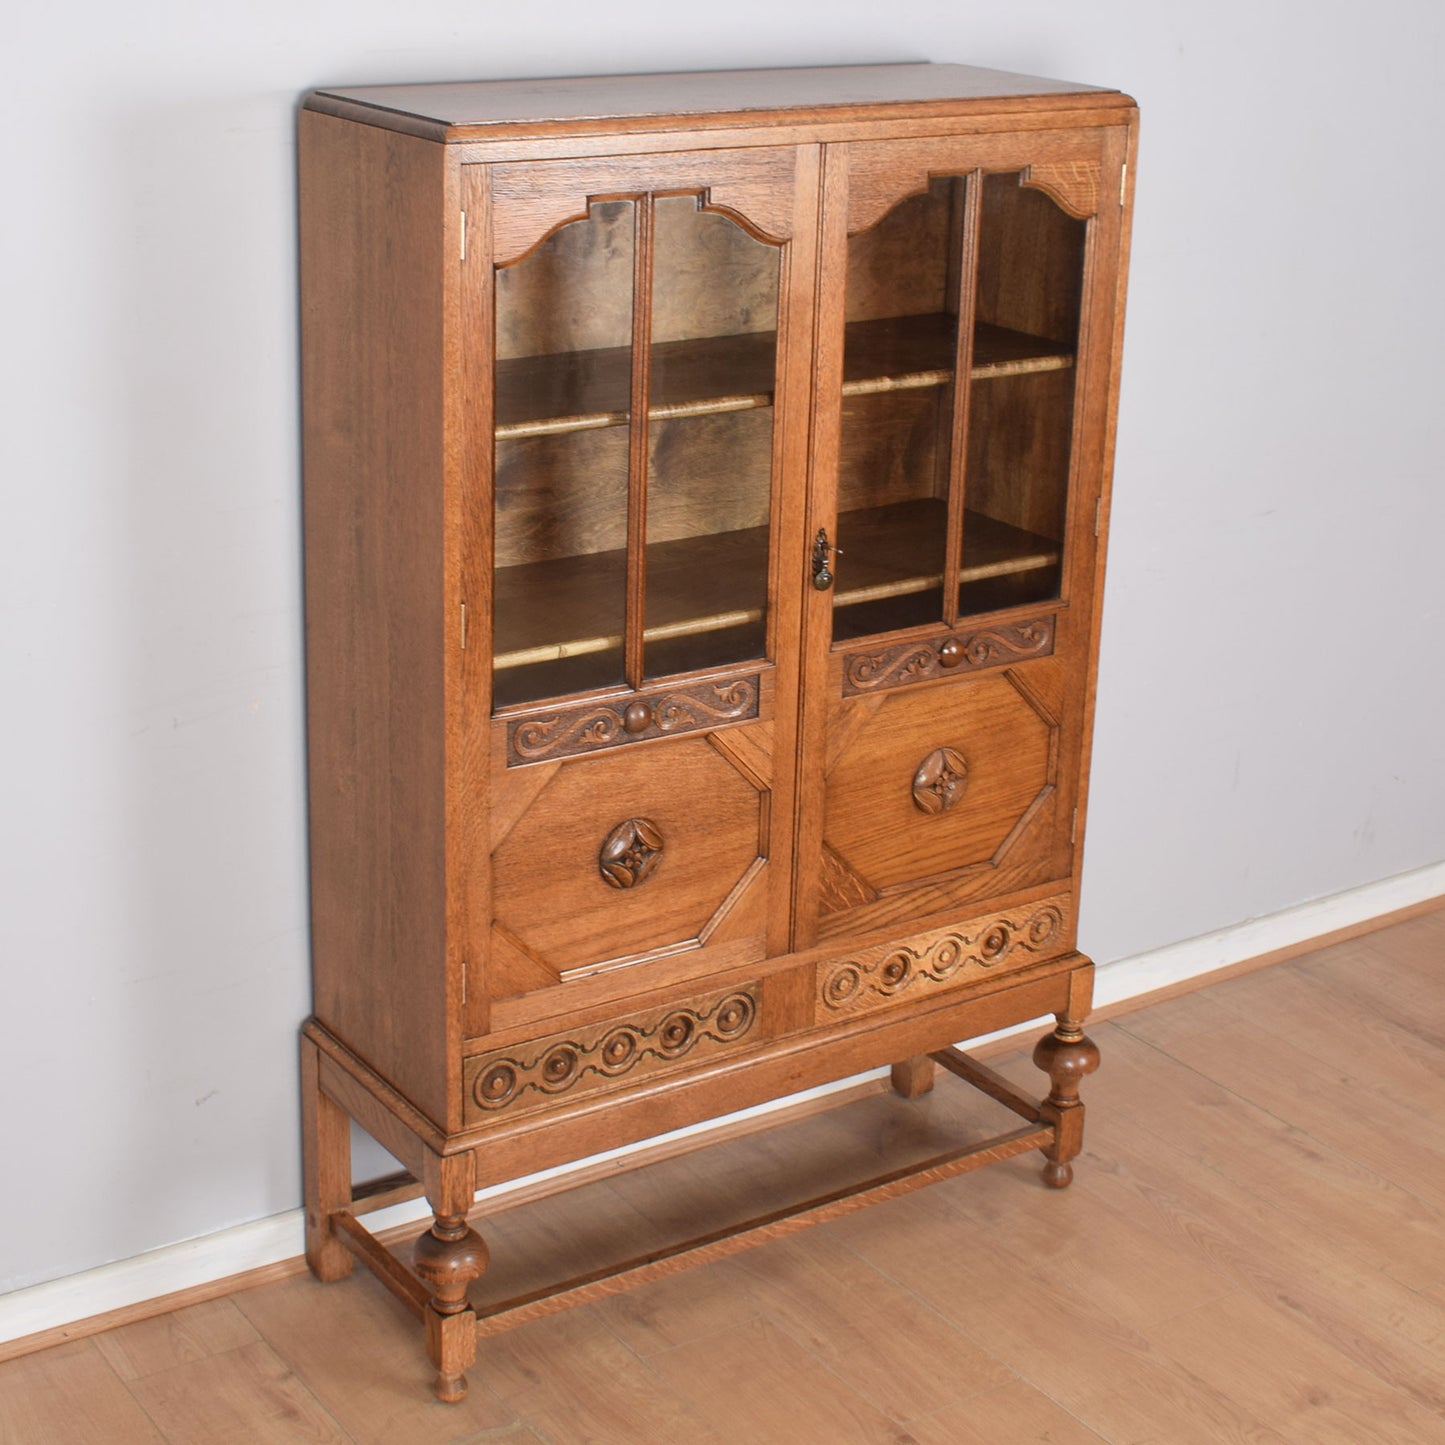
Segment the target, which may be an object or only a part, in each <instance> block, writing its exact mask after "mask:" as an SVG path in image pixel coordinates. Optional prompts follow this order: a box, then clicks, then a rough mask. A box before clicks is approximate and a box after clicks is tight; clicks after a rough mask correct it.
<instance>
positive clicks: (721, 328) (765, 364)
mask: <svg viewBox="0 0 1445 1445" xmlns="http://www.w3.org/2000/svg"><path fill="white" fill-rule="evenodd" d="M780 255H781V253H780V249H779V248H778V247H777V246H773V245H769V244H767V243H766V242H763V241H758V240H756V239H754V238H753V237H752V236H750V235H749V234H748V233H747V232H746V231H745V230H744V229H743V228H742V227H741V226H739V225H738V224H737V223H736V222H734V221H733V220H731V219H729V218H728V217H727V216H724V215H720V214H718V213H716V212H711V211H704V210H702V209H700V207H699V204H698V198H697V197H696V196H662V197H659V198H658V199H657V201H656V202H655V205H654V211H653V286H652V354H651V358H650V365H649V403H648V418H649V421H648V480H647V575H646V586H647V594H646V595H647V602H646V627H647V630H646V633H645V634H644V642H643V658H644V668H645V671H646V674H647V676H648V677H660V676H664V675H666V674H668V673H675V672H688V671H692V670H693V669H696V668H704V667H720V666H725V665H727V664H730V663H734V662H743V661H746V660H748V659H750V658H760V657H762V656H763V655H764V651H765V638H766V607H767V594H768V535H769V534H768V520H769V511H770V505H771V498H772V473H773V463H772V453H773V411H772V402H773V389H774V385H775V377H776V372H777V325H778V280H779V274H780V273H779V266H780Z"/></svg>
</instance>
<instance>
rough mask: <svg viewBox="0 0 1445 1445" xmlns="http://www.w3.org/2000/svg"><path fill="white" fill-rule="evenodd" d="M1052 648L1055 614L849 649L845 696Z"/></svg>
mask: <svg viewBox="0 0 1445 1445" xmlns="http://www.w3.org/2000/svg"><path fill="white" fill-rule="evenodd" d="M1053 650H1054V617H1053V614H1052V613H1049V614H1047V615H1045V616H1043V617H1030V618H1028V619H1026V620H1025V621H1023V622H1012V623H1008V624H1005V625H1004V626H1001V627H988V628H982V629H980V630H979V631H977V632H956V633H952V634H950V635H949V636H947V637H942V638H939V639H937V640H936V641H930V642H912V643H903V644H900V645H899V646H897V647H882V648H875V649H871V650H869V651H866V652H850V653H848V654H847V655H846V656H845V657H844V659H843V695H844V696H845V697H850V696H854V695H856V694H857V693H860V692H877V691H879V690H880V689H884V688H892V687H906V686H907V685H908V684H909V683H914V682H926V681H928V680H930V679H932V678H939V677H947V676H950V675H952V674H954V673H963V672H976V671H978V670H979V669H981V668H987V667H1001V666H1004V665H1005V664H1007V663H1011V662H1022V661H1023V660H1024V659H1026V658H1030V657H1048V656H1049V655H1050V654H1051V653H1052V652H1053Z"/></svg>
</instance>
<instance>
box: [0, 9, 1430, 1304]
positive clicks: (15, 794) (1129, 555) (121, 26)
mask: <svg viewBox="0 0 1445 1445" xmlns="http://www.w3.org/2000/svg"><path fill="white" fill-rule="evenodd" d="M17 23H18V26H19V29H18V30H17V29H16V25H17ZM1442 33H1445V18H1442V11H1441V7H1440V6H1439V5H1438V4H1437V3H1436V0H1382V3H1380V4H1376V5H1374V6H1371V7H1368V8H1363V7H1357V6H1348V7H1346V6H1343V5H1329V4H1326V5H1320V4H1307V3H1304V0H1292V3H1275V4H1264V5H1261V4H1259V3H1258V0H1250V3H1248V4H1245V3H1242V0H1224V3H1216V4H1213V5H1208V6H1204V5H1190V6H1184V5H1172V6H1171V5H1160V4H1158V3H1151V0H1098V3H1094V4H1090V5H1078V4H1066V3H1045V0H1022V3H1015V4H1009V5H1000V4H996V3H994V4H989V5H982V4H978V3H974V0H952V3H950V4H947V5H944V4H936V3H927V4H924V3H917V0H913V3H910V0H902V3H898V4H890V5H880V4H878V3H876V0H869V3H866V4H865V3H860V0H841V3H840V0H828V3H816V0H815V3H808V0H801V3H797V4H794V5H791V6H787V5H779V4H777V3H775V0H732V3H730V4H727V5H715V6H712V7H710V8H707V9H699V8H696V7H683V8H682V9H681V10H680V9H679V8H678V7H677V6H676V5H674V4H666V5H664V4H661V3H656V0H622V4H621V5H620V6H610V7H603V6H598V5H596V4H593V3H587V4H582V3H577V0H553V3H550V4H549V5H547V6H546V7H545V9H544V8H543V7H534V8H530V9H529V8H528V7H525V6H516V5H512V6H502V5H495V6H487V5H478V4H477V3H476V0H468V3H465V4H463V3H456V0H413V3H412V4H409V5H404V6H403V5H397V4H395V3H392V0H387V3H379V0H347V3H345V4H340V3H315V0H313V3H310V4H296V3H295V0H285V3H283V0H255V3H252V4H249V5H245V4H243V5H237V6H230V7H215V6H199V5H193V4H182V3H163V0H137V3H135V4H132V5H127V6H114V5H101V4H99V3H95V0H81V3H80V4H78V5H75V6H70V7H60V6H55V5H49V6H39V5H29V6H25V7H23V8H22V9H21V10H20V11H19V12H18V19H17V18H12V20H11V21H10V22H9V24H8V30H7V41H8V50H9V55H8V58H9V61H10V63H9V64H8V65H7V67H6V70H7V86H8V89H9V93H10V94H11V101H10V102H9V104H8V106H7V124H6V127H5V138H6V148H7V155H6V160H5V165H4V170H3V173H0V196H3V201H4V208H5V217H4V225H3V229H0V244H3V247H4V254H3V258H0V261H3V263H0V277H3V278H4V284H5V292H6V294H5V298H4V301H3V310H0V336H3V344H0V368H3V393H0V394H3V398H4V407H5V420H4V425H3V428H0V478H3V483H4V487H5V498H6V505H5V511H4V516H5V519H6V523H7V525H6V526H5V528H4V531H3V536H0V548H3V559H0V649H3V671H0V676H3V679H4V703H5V706H4V714H3V717H4V723H3V727H4V734H3V738H4V747H3V751H0V780H3V798H0V820H3V821H0V894H3V898H0V936H3V969H4V973H3V978H4V993H3V1007H0V1098H3V1100H4V1102H5V1106H6V1107H5V1115H6V1132H5V1135H4V1139H3V1154H4V1157H5V1158H6V1159H7V1160H8V1161H9V1163H10V1165H11V1166H12V1173H11V1177H10V1178H9V1179H8V1180H7V1185H6V1187H5V1188H4V1189H3V1190H0V1239H3V1240H5V1241H6V1242H7V1248H6V1251H5V1258H4V1260H3V1262H0V1289H5V1288H9V1287H14V1286H18V1285H21V1284H25V1283H29V1282H32V1281H35V1280H38V1279H43V1278H47V1277H51V1276H55V1275H61V1274H66V1273H70V1272H73V1271H76V1270H80V1269H83V1268H86V1267H88V1266H91V1265H94V1264H97V1263H100V1262H102V1261H105V1260H109V1259H115V1258H121V1257H125V1256H129V1255H132V1254H135V1253H137V1252H139V1251H141V1250H144V1249H148V1248H151V1247H154V1246H157V1245H161V1244H165V1243H167V1242H170V1241H174V1240H178V1239H182V1238H185V1237H188V1236H193V1235H197V1234H203V1233H206V1232H209V1231H211V1230H215V1229H218V1228H221V1227H223V1226H225V1225H228V1224H232V1223H236V1222H239V1221H242V1220H247V1219H252V1218H256V1217H260V1216H264V1215H267V1214H272V1213H276V1212H278V1211H282V1210H285V1209H288V1208H291V1207H293V1206H294V1205H295V1204H296V1203H297V1202H298V1192H299V1181H298V1161H297V1128H296V1102H295V1100H296V1079H295V1062H294V1059H295V1035H296V1027H297V1024H298V1022H299V1021H300V1019H301V1018H302V1017H303V1015H304V1014H305V1012H306V1004H307V971H306V970H307V955H306V899H305V848H304V836H303V828H304V803H303V757H302V658H301V620H300V615H299V597H300V588H299V577H300V560H299V550H298V467H297V403H296V296H295V269H294V268H295V257H294V224H295V223H294V162H293V147H292V119H293V118H292V107H293V105H294V101H295V97H296V96H297V94H298V92H300V91H302V90H304V89H305V88H307V87H308V86H311V85H314V84H319V83H326V82H331V83H340V82H366V81H381V80H403V79H440V78H460V77H471V76H486V75H492V76H509V75H546V74H559V73H568V72H587V71H604V70H627V69H633V70H649V69H651V70H657V69H697V68H702V67H720V66H728V65H750V64H762V65H779V64H808V63H830V62H848V61H865V60H880V59H907V58H922V59H935V60H966V61H973V62H976V63H980V64H991V65H997V66H1002V67H1006V68H1012V69H1018V70H1025V71H1034V72H1037V73H1041V74H1055V75H1061V76H1064V77H1067V78H1070V79H1078V80H1087V81H1094V82H1098V83H1108V84H1117V85H1119V86H1121V87H1123V88H1125V89H1127V90H1129V91H1131V92H1132V93H1133V94H1134V95H1135V96H1136V97H1137V98H1138V99H1139V101H1140V102H1141V104H1142V106H1143V108H1144V115H1145V123H1144V145H1143V153H1142V156H1141V162H1140V177H1139V190H1138V197H1139V200H1138V216H1137V225H1136V236H1135V249H1134V284H1133V294H1132V301H1131V309H1130V317H1129V330H1128V347H1127V353H1126V357H1127V359H1126V368H1125V390H1124V400H1123V407H1122V414H1121V441H1120V446H1119V454H1118V469H1117V487H1118V491H1117V504H1116V508H1115V514H1114V521H1115V532H1114V547H1113V554H1112V559H1111V566H1110V575H1109V585H1108V591H1107V632H1106V643H1105V652H1104V659H1103V668H1102V676H1101V682H1100V700H1099V719H1098V747H1097V753H1096V767H1095V775H1094V794H1093V799H1094V803H1093V816H1092V834H1091V839H1090V845H1089V866H1088V877H1087V888H1088V895H1087V901H1086V906H1085V918H1084V937H1085V941H1086V943H1087V945H1088V946H1090V947H1091V948H1092V949H1093V950H1094V952H1095V953H1096V955H1097V956H1098V957H1099V958H1101V959H1110V958H1116V957H1119V956H1121V955H1125V954H1130V953H1134V952H1138V951H1141V950H1145V949H1149V948H1152V947H1154V946H1157V945H1161V944H1164V943H1168V942H1171V941H1175V940H1178V939H1181V938H1184V937H1187V936H1190V935H1193V934H1198V933H1201V932H1205V931H1208V930H1212V929H1216V928H1219V927H1222V926H1225V925H1228V924H1231V923H1234V922H1237V921H1239V920H1241V919H1243V918H1246V917H1248V916H1251V915H1259V914H1265V913H1269V912H1272V911H1275V910H1278V909H1280V908H1283V907H1286V906H1288V905H1291V904H1294V903H1297V902H1300V901H1303V900H1306V899H1309V898H1312V897H1317V896H1321V895H1325V894H1329V893H1332V892H1335V891H1337V890H1340V889H1344V888H1347V887H1350V886H1352V885H1356V884H1360V883H1364V882H1367V881H1369V880H1373V879H1377V878H1382V877H1386V876H1389V875H1391V874H1394V873H1398V872H1401V871H1404V870H1406V869H1410V868H1414V867H1418V866H1421V865H1424V864H1427V863H1431V862H1434V861H1437V860H1440V859H1442V858H1445V836H1442V821H1441V820H1442V818H1445V795H1442V777H1445V761H1442V745H1441V741H1440V739H1441V734H1442V727H1441V718H1442V715H1445V706H1442V703H1445V678H1442V669H1441V667H1440V666H1439V662H1440V651H1441V648H1440V642H1439V637H1438V632H1437V631H1436V628H1437V627H1438V624H1439V616H1438V613H1439V605H1438V601H1437V598H1438V597H1439V595H1440V587H1439V581H1440V573H1441V567H1440V564H1439V560H1438V559H1439V547H1440V542H1439V539H1440V538H1441V537H1442V535H1445V497H1442V489H1441V487H1440V485H1439V482H1440V473H1441V466H1440V462H1439V460H1438V457H1439V453H1440V450H1441V442H1442V436H1441V429H1442V415H1445V407H1442V405H1441V401H1440V397H1441V394H1442V390H1445V388H1442V380H1445V378H1442V362H1441V355H1442V352H1441V348H1440V345H1439V336H1440V332H1441V322H1442V320H1445V307H1442V294H1441V279H1440V277H1441V267H1440V264H1439V260H1438V252H1439V248H1440V235H1441V231H1442V227H1441V220H1442V215H1441V208H1442V201H1441V195H1442V192H1441V188H1440V185H1439V150H1438V147H1439V142H1440V140H1441V134H1440V132H1441V124H1440V119H1439V111H1438V85H1439V76H1440V62H1441V39H1442Z"/></svg>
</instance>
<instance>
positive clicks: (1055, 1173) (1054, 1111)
mask: <svg viewBox="0 0 1445 1445" xmlns="http://www.w3.org/2000/svg"><path fill="white" fill-rule="evenodd" d="M1034 1063H1035V1064H1037V1065H1038V1066H1039V1068H1041V1069H1042V1070H1043V1071H1044V1072H1045V1073H1046V1074H1047V1075H1048V1076H1049V1082H1050V1083H1051V1084H1052V1085H1053V1087H1052V1088H1051V1089H1050V1090H1049V1097H1048V1098H1047V1099H1045V1100H1044V1102H1043V1104H1041V1105H1040V1112H1041V1113H1042V1114H1043V1116H1044V1118H1045V1119H1046V1120H1047V1121H1048V1122H1049V1123H1051V1124H1052V1125H1053V1126H1054V1142H1053V1143H1052V1144H1050V1145H1049V1146H1048V1148H1046V1149H1045V1150H1044V1151H1043V1155H1044V1158H1045V1160H1046V1161H1047V1162H1046V1163H1045V1165H1044V1183H1045V1184H1047V1185H1048V1186H1049V1188H1050V1189H1063V1188H1065V1187H1066V1186H1067V1185H1068V1184H1069V1182H1070V1181H1071V1180H1072V1179H1073V1177H1074V1166H1073V1165H1072V1164H1070V1163H1069V1160H1071V1159H1072V1158H1074V1156H1075V1155H1076V1154H1078V1152H1079V1150H1080V1149H1082V1148H1083V1147H1084V1106H1083V1104H1082V1103H1081V1102H1080V1099H1079V1085H1080V1084H1081V1083H1082V1082H1083V1080H1084V1077H1085V1076H1086V1075H1088V1074H1092V1073H1093V1072H1094V1070H1095V1069H1097V1068H1098V1067H1099V1049H1098V1046H1097V1045H1096V1044H1095V1043H1094V1041H1093V1040H1092V1039H1090V1038H1087V1037H1086V1036H1085V1034H1084V1029H1083V1025H1082V1024H1078V1023H1075V1022H1074V1021H1073V1020H1072V1019H1069V1018H1066V1017H1065V1016H1064V1015H1063V1014H1060V1015H1058V1027H1057V1028H1056V1029H1055V1030H1054V1031H1053V1033H1051V1034H1045V1035H1044V1037H1043V1038H1041V1039H1040V1040H1039V1042H1038V1044H1037V1045H1036V1046H1035V1048H1034Z"/></svg>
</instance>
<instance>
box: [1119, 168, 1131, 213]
mask: <svg viewBox="0 0 1445 1445" xmlns="http://www.w3.org/2000/svg"><path fill="white" fill-rule="evenodd" d="M1128 184H1129V162H1128V161H1125V162H1124V164H1123V165H1122V166H1120V167H1119V208H1120V209H1121V210H1122V209H1123V206H1124V188H1125V186H1127V185H1128Z"/></svg>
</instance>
